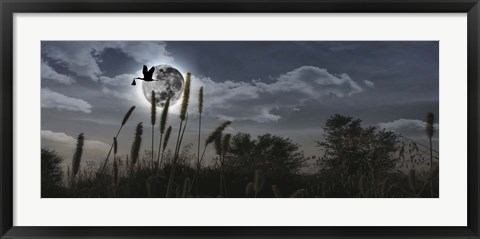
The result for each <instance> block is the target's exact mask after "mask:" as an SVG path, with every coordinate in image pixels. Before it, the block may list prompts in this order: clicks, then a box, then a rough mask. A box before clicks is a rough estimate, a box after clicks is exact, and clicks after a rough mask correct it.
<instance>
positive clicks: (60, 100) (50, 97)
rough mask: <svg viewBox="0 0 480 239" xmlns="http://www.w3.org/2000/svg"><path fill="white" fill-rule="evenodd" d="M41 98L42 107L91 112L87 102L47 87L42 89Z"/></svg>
mask: <svg viewBox="0 0 480 239" xmlns="http://www.w3.org/2000/svg"><path fill="white" fill-rule="evenodd" d="M41 98H42V99H41V102H42V108H53V109H57V110H59V111H62V110H69V111H80V112H84V113H91V112H92V106H91V105H90V104H89V103H88V102H86V101H84V100H82V99H77V98H72V97H68V96H65V95H62V94H60V93H58V92H55V91H52V90H50V89H48V88H43V89H42V92H41Z"/></svg>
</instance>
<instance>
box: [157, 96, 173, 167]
mask: <svg viewBox="0 0 480 239" xmlns="http://www.w3.org/2000/svg"><path fill="white" fill-rule="evenodd" d="M169 107H170V97H168V98H167V100H166V101H165V105H164V106H163V110H162V117H161V118H160V141H159V143H158V155H157V163H156V165H155V166H156V169H157V171H158V169H159V167H160V163H161V158H160V154H161V157H162V158H163V151H164V150H165V147H163V148H164V149H163V150H162V140H163V134H164V133H165V126H166V125H167V118H168V108H169ZM169 129H170V131H171V130H172V127H169ZM167 131H168V130H167ZM168 137H170V132H168ZM166 138H167V137H166ZM166 141H168V138H167V139H166ZM160 152H162V153H160Z"/></svg>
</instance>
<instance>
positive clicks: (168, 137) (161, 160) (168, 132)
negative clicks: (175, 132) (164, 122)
mask: <svg viewBox="0 0 480 239" xmlns="http://www.w3.org/2000/svg"><path fill="white" fill-rule="evenodd" d="M171 133H172V126H168V128H167V131H166V132H165V140H164V141H163V146H162V147H163V148H162V157H161V158H160V163H159V164H160V165H161V164H162V162H163V156H164V155H165V149H166V148H167V145H168V140H169V139H170V134H171Z"/></svg>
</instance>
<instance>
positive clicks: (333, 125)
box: [317, 114, 398, 194]
mask: <svg viewBox="0 0 480 239" xmlns="http://www.w3.org/2000/svg"><path fill="white" fill-rule="evenodd" d="M361 123H362V121H361V120H360V119H354V118H352V117H349V116H343V115H338V114H336V115H333V116H331V117H330V118H329V119H328V120H327V122H326V123H325V125H324V127H323V130H324V131H325V134H326V135H325V139H324V141H322V142H317V146H318V147H320V148H321V150H323V151H324V155H323V156H322V157H320V158H319V159H318V161H317V163H318V164H319V166H320V175H321V177H322V180H326V181H327V182H328V181H329V180H330V181H331V182H330V183H331V184H334V185H338V186H337V191H340V192H342V191H343V193H352V194H353V192H351V188H348V189H347V188H346V187H347V185H350V186H349V187H354V188H355V190H357V189H361V188H362V187H361V186H362V185H361V184H360V185H358V186H357V183H358V181H359V179H360V178H362V177H368V179H369V180H370V181H371V182H370V184H371V185H375V184H376V183H378V182H379V181H381V180H383V178H384V176H385V175H386V174H387V173H388V172H389V171H390V170H391V169H393V168H394V167H395V160H396V158H395V152H396V150H397V143H398V140H397V139H398V136H397V135H396V134H394V133H393V132H390V131H385V130H384V129H383V130H377V129H376V128H375V127H373V126H368V127H362V125H361ZM352 184H353V186H352ZM342 187H343V188H342ZM360 191H361V190H360Z"/></svg>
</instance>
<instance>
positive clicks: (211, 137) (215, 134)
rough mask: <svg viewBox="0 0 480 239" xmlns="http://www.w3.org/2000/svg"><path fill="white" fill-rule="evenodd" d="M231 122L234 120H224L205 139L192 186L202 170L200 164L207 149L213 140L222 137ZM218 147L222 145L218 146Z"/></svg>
mask: <svg viewBox="0 0 480 239" xmlns="http://www.w3.org/2000/svg"><path fill="white" fill-rule="evenodd" d="M231 123H232V121H225V122H222V123H221V124H220V125H219V126H218V127H217V128H216V129H215V130H214V131H212V133H210V135H209V136H208V137H207V139H206V140H205V144H204V146H203V152H202V156H201V157H200V160H199V161H198V163H197V167H196V169H195V174H194V175H193V179H192V184H191V185H190V188H191V187H192V186H193V184H194V183H195V179H196V178H197V175H198V173H199V171H200V166H201V164H202V161H203V157H204V156H205V151H207V147H208V145H209V144H211V143H212V142H213V141H215V140H216V139H217V138H219V137H222V132H223V130H225V128H227V126H229V125H230V124H231ZM217 147H221V146H217Z"/></svg>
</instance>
